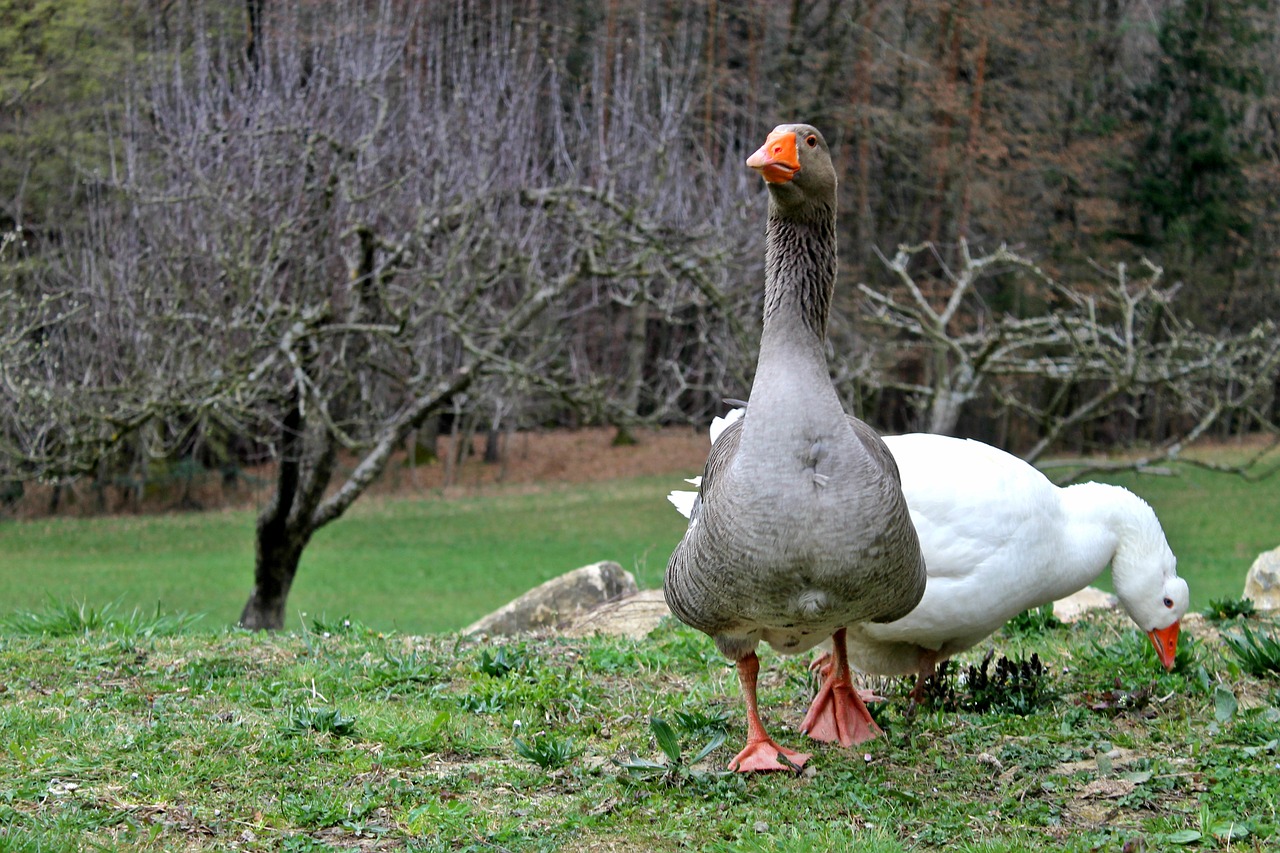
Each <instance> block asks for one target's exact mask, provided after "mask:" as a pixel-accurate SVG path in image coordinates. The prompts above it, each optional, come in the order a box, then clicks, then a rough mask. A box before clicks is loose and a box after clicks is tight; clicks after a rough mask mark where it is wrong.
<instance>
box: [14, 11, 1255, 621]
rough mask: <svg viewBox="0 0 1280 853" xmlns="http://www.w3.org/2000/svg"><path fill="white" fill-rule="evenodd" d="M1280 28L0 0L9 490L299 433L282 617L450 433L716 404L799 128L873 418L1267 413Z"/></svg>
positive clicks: (1088, 418)
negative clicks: (824, 187)
mask: <svg viewBox="0 0 1280 853" xmlns="http://www.w3.org/2000/svg"><path fill="white" fill-rule="evenodd" d="M1278 40H1280V19H1278V18H1277V15H1276V9H1275V4H1274V3H1272V2H1265V0H1221V2H1207V0H1185V2H1160V0H1155V2H1136V0H1135V2H1126V0H1044V2H1029V3H1028V2H1016V3H1015V2H996V0H951V2H935V0H913V2H906V3H884V2H877V0H791V2H788V3H766V2H742V3H724V2H717V0H665V1H664V2H647V3H644V2H628V0H608V2H602V3H601V2H582V0H529V1H528V2H481V0H459V2H455V3H410V2H405V0H380V2H378V0H367V1H366V2H357V0H337V2H325V3H321V2H307V0H292V2H277V0H244V2H204V3H186V2H172V0H165V2H161V0H149V2H128V3H120V2H106V0H68V2H40V0H0V235H3V236H0V241H2V244H0V372H2V375H0V394H2V395H3V398H2V402H3V406H0V481H3V483H4V489H3V498H4V500H5V501H6V503H7V504H10V505H13V506H24V507H27V508H28V509H29V508H30V507H31V506H33V505H38V506H39V507H40V511H42V512H59V511H65V509H66V504H65V503H64V501H63V499H64V497H65V496H66V495H68V494H73V493H74V488H75V487H77V486H78V485H80V484H87V487H88V492H89V494H90V495H91V496H93V497H92V498H91V499H90V500H88V501H85V500H78V503H77V504H76V506H77V508H78V509H80V510H83V509H84V508H85V507H90V508H95V507H96V508H97V509H99V510H107V509H115V508H119V507H121V506H130V505H132V506H140V505H141V504H142V502H143V500H144V497H145V495H146V494H147V492H148V490H149V489H154V488H158V487H169V488H174V489H177V490H178V491H179V492H180V493H181V494H182V495H184V496H189V495H190V494H191V493H190V492H189V491H188V490H189V489H190V488H191V484H193V483H197V482H203V481H207V480H209V479H212V480H213V481H215V482H219V483H221V484H222V486H223V487H224V489H225V490H227V491H234V489H235V487H236V484H237V482H238V481H239V478H240V477H241V475H242V473H243V472H244V471H246V470H248V469H255V470H259V469H261V467H262V466H264V465H267V466H270V470H271V471H272V473H271V476H272V477H273V478H274V485H273V494H272V497H271V499H270V500H269V501H268V502H267V504H266V505H265V506H263V507H262V509H261V514H260V516H259V520H258V525H257V533H256V549H255V553H256V558H255V559H256V564H257V569H256V575H255V577H256V584H255V589H254V593H253V595H252V596H251V598H250V600H249V602H248V604H247V605H246V608H245V612H244V615H243V616H242V623H243V624H246V625H248V626H250V627H278V625H279V624H280V620H281V619H282V618H283V617H282V614H283V608H284V601H285V598H286V597H287V594H288V590H289V585H290V583H291V582H292V578H293V575H294V573H295V572H296V569H297V563H298V559H299V557H300V556H301V553H302V551H303V549H304V548H305V547H306V544H307V543H308V541H310V538H311V536H312V534H313V533H314V532H315V531H316V530H318V529H319V528H321V527H323V526H324V525H325V524H327V523H329V522H330V521H332V520H334V519H336V518H338V517H340V516H341V515H342V514H343V512H345V510H346V509H347V508H348V507H349V506H350V505H351V503H352V502H353V501H354V500H356V499H357V498H358V497H359V496H360V494H362V493H363V492H364V491H365V489H367V488H368V486H369V485H370V484H371V483H372V482H374V481H375V480H377V479H378V478H379V477H380V476H381V475H382V473H383V472H384V471H385V469H386V466H387V464H388V461H389V460H390V459H392V458H393V456H395V455H396V454H398V453H401V452H404V451H406V450H408V451H409V452H410V453H411V455H412V456H414V457H422V458H430V457H432V456H433V455H434V454H435V453H436V450H437V443H436V442H437V436H438V435H439V434H440V433H441V431H447V432H452V433H454V434H456V435H458V436H460V437H461V438H463V439H464V440H463V441H456V442H451V443H450V444H449V446H450V447H453V448H464V447H467V446H469V444H470V442H469V441H467V440H465V439H467V438H469V437H470V436H471V435H472V434H475V433H482V434H485V435H487V437H488V441H487V446H486V449H485V452H486V454H487V455H488V456H489V457H490V458H496V457H497V456H498V455H500V451H501V446H502V438H503V436H504V435H508V434H510V432H512V431H514V430H517V429H534V428H547V427H559V426H579V425H584V424H607V425H611V426H613V427H615V428H616V429H617V433H618V440H619V441H620V442H625V441H627V440H630V439H631V438H632V437H633V434H634V430H635V428H636V427H637V426H640V425H648V424H672V423H689V422H692V423H705V422H706V421H707V420H708V419H709V418H710V417H711V416H712V415H714V414H719V413H721V412H722V411H723V403H722V400H723V399H724V398H726V397H731V398H732V397H744V396H746V395H747V393H748V389H749V387H750V375H751V371H752V367H753V365H754V359H755V347H756V343H757V341H758V338H759V319H760V316H761V312H762V306H761V300H762V295H763V294H762V288H761V280H762V266H763V256H762V254H763V253H762V248H761V247H762V233H763V227H764V223H763V217H764V212H765V204H764V200H763V190H762V188H761V186H760V183H759V180H758V178H756V176H755V175H753V174H750V173H749V170H747V169H745V168H744V166H743V160H744V159H745V158H746V156H747V155H748V154H749V153H750V152H751V150H753V149H754V148H755V147H756V146H758V145H759V144H760V142H761V140H763V138H764V136H765V134H766V133H767V132H768V130H769V129H770V128H772V127H773V126H774V125H775V124H777V123H780V122H784V121H793V120H803V121H807V122H811V123H813V124H815V125H816V126H818V127H819V128H820V129H821V130H822V131H823V133H824V134H825V136H826V138H827V140H828V142H829V143H830V145H831V147H832V149H833V152H834V154H835V158H836V162H837V168H838V169H839V171H840V182H841V183H840V210H839V227H840V239H841V247H842V266H841V273H840V276H841V278H840V282H839V285H838V290H837V302H836V306H835V312H834V317H833V323H832V328H831V331H830V335H829V343H830V346H829V351H830V356H831V363H832V371H833V378H834V379H835V381H836V384H837V388H838V389H839V391H840V393H841V395H842V397H843V398H844V399H845V401H846V405H847V406H848V407H849V409H850V410H851V411H854V412H856V413H857V414H859V415H860V416H861V417H863V418H864V419H866V420H868V421H869V422H870V423H872V424H873V425H874V426H876V427H877V428H879V429H881V430H883V431H907V430H929V431H935V432H947V433H953V434H959V435H966V436H971V437H975V438H979V439H983V440H986V441H990V442H992V443H995V444H998V445H1000V446H1004V447H1008V448H1010V449H1013V450H1014V451H1016V452H1019V453H1022V454H1023V455H1024V456H1026V457H1027V458H1029V459H1033V460H1038V459H1042V457H1044V456H1045V454H1047V453H1060V452H1071V453H1085V452H1092V451H1097V450H1105V451H1115V450H1130V449H1132V448H1134V447H1142V448H1146V449H1147V450H1148V451H1149V450H1150V449H1151V448H1155V449H1156V455H1159V454H1166V455H1167V454H1172V453H1176V452H1177V450H1178V449H1179V448H1180V447H1182V446H1183V445H1184V444H1185V443H1186V442H1187V441H1190V440H1193V439H1195V438H1198V437H1201V436H1205V435H1211V436H1217V437H1224V438H1225V437H1229V436H1237V435H1242V434H1253V433H1257V432H1262V433H1269V434H1271V435H1274V434H1275V432H1276V424H1277V414H1278V408H1277V406H1278V402H1277V400H1278V398H1277V390H1278V388H1280V336H1278V335H1277V334H1276V328H1275V315H1276V313H1277V312H1276V309H1275V306H1276V305H1277V304H1278V300H1280V283H1278V281H1277V277H1276V274H1275V256H1276V246H1277V231H1278V230H1280V202H1278V201H1277V199H1280V192H1278V191H1277V190H1280V186H1278V184H1280V170H1278V169H1277V167H1278V166H1280V100H1278V98H1277V92H1278V91H1280V87H1278V86H1277V81H1278V80H1280V59H1278V58H1277V57H1280V51H1278V50H1277V42H1278ZM1130 458H1132V457H1130ZM1141 458H1150V457H1149V456H1148V457H1141ZM1126 464H1128V463H1126Z"/></svg>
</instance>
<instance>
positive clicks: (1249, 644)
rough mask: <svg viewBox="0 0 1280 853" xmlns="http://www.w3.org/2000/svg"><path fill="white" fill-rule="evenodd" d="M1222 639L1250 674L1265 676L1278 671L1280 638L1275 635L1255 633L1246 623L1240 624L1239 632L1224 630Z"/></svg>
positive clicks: (1279, 670) (1279, 669)
mask: <svg viewBox="0 0 1280 853" xmlns="http://www.w3.org/2000/svg"><path fill="white" fill-rule="evenodd" d="M1222 641H1223V642H1224V643H1226V644H1227V648H1229V649H1231V651H1232V652H1233V653H1234V654H1235V656H1236V659H1237V660H1239V661H1240V666H1241V668H1243V669H1244V671H1245V672H1247V673H1249V674H1250V675H1253V676H1256V677H1258V678H1265V677H1267V676H1268V675H1272V674H1276V673H1280V638H1277V637H1276V636H1275V635H1273V634H1264V633H1262V632H1261V631H1259V632H1258V633H1257V634H1255V633H1254V632H1253V631H1251V630H1249V626H1248V625H1241V626H1240V633H1239V634H1232V633H1227V632H1224V633H1223V634H1222Z"/></svg>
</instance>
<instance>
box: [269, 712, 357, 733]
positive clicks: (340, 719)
mask: <svg viewBox="0 0 1280 853" xmlns="http://www.w3.org/2000/svg"><path fill="white" fill-rule="evenodd" d="M311 732H314V733H316V734H331V735H334V736H335V737H355V736H356V718H355V717H352V716H349V715H347V714H344V713H342V712H341V711H339V710H338V709H337V708H311V707H307V706H303V707H298V708H294V709H293V712H292V713H291V714H290V715H289V722H288V724H287V725H286V726H285V733H286V734H288V735H295V736H296V735H304V734H308V733H311Z"/></svg>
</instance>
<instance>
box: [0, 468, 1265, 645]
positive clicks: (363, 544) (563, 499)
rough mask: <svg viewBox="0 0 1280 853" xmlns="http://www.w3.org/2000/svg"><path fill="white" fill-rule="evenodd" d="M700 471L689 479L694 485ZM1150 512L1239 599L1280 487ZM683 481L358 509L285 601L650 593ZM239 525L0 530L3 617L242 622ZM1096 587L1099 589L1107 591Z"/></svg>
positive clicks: (1224, 591)
mask: <svg viewBox="0 0 1280 853" xmlns="http://www.w3.org/2000/svg"><path fill="white" fill-rule="evenodd" d="M690 473H694V472H690ZM1109 479H1110V481H1111V482H1115V483H1118V484H1120V485H1124V486H1127V487H1129V488H1131V489H1133V490H1134V491H1135V492H1137V493H1138V494H1140V495H1142V496H1143V497H1145V498H1146V499H1147V500H1148V501H1149V502H1150V503H1151V504H1152V506H1153V507H1154V508H1155V510H1156V513H1157V514H1158V515H1159V517H1160V520H1161V522H1162V523H1163V524H1164V527H1165V530H1166V531H1167V533H1168V537H1169V542H1170V544H1171V545H1172V547H1173V550H1174V553H1175V554H1177V555H1178V569H1179V572H1180V573H1181V574H1182V575H1183V576H1184V577H1186V578H1187V580H1188V582H1189V583H1190V585H1191V597H1192V607H1193V608H1202V607H1204V606H1206V605H1207V604H1208V602H1209V601H1210V600H1211V599H1214V598H1223V597H1231V598H1235V597H1239V595H1240V593H1241V590H1242V588H1243V583H1244V575H1245V572H1246V571H1247V570H1248V568H1249V565H1250V563H1251V562H1252V560H1253V559H1254V557H1255V556H1256V555H1257V554H1258V553H1259V552H1260V551H1263V550H1267V549H1269V548H1274V547H1275V546H1276V545H1278V544H1280V523H1277V520H1278V519H1280V476H1276V477H1271V478H1269V479H1267V480H1263V481H1261V482H1258V483H1248V482H1245V481H1244V480H1242V479H1239V478H1237V477H1232V476H1227V475H1222V474H1214V473H1210V472H1206V471H1203V470H1201V469H1196V468H1189V467H1183V468H1180V469H1179V476H1176V477H1154V476H1136V475H1132V474H1125V475H1116V476H1113V477H1110V478H1109ZM679 485H680V481H679V478H677V477H670V478H642V479H633V480H620V481H615V482H610V483H601V484H595V485H590V486H582V487H567V486H565V487H555V488H548V489H546V490H544V491H540V492H538V493H535V494H496V495H492V496H487V497H473V498H464V499H457V500H439V499H431V500H416V499H415V500H409V499H399V500H390V499H379V500H376V501H367V502H364V503H359V504H357V505H356V507H355V508H354V509H353V510H352V512H351V513H350V514H349V515H348V516H347V517H345V518H343V519H341V520H340V521H338V522H336V523H335V524H332V525H330V526H329V527H328V528H326V529H324V530H322V531H320V533H319V534H318V535H317V536H316V538H315V541H314V542H313V543H312V545H311V546H310V547H309V548H308V549H307V552H306V554H305V556H304V558H303V563H302V568H301V570H300V572H299V575H298V580H297V583H296V584H295V587H294V591H293V594H292V596H291V599H290V623H289V627H290V628H294V629H296V628H297V626H298V625H299V621H298V619H299V614H300V613H305V614H308V616H326V617H328V618H338V617H342V616H351V617H353V618H355V619H358V620H359V621H360V622H362V623H364V624H366V625H369V626H371V627H374V628H377V629H380V630H381V629H387V630H397V631H401V632H406V633H422V632H433V631H447V630H454V629H457V628H460V627H462V626H464V625H466V624H468V623H469V622H470V621H472V620H473V619H475V618H477V617H479V616H481V615H483V614H484V613H486V612H488V611H489V610H491V609H493V608H495V607H497V606H499V605H501V604H503V603H504V602H506V601H508V600H510V599H511V598H513V597H515V596H516V595H518V594H520V593H521V592H523V591H524V590H526V589H528V588H529V587H531V586H534V585H535V584H537V583H540V582H542V581H544V580H546V579H548V578H550V577H553V576H555V575H557V574H559V573H561V572H564V571H567V570H569V569H572V568H576V567H577V566H581V565H584V564H586V563H591V562H595V561H597V560H604V559H608V560H616V561H617V562H619V563H621V564H622V565H623V566H624V567H625V568H627V569H630V570H631V571H633V572H635V573H636V575H637V579H638V580H639V582H640V585H641V586H643V587H656V586H658V585H659V584H660V583H661V581H662V571H663V569H664V568H665V566H666V560H667V556H668V554H670V552H671V549H672V547H673V546H674V545H675V543H676V541H677V540H678V539H679V537H680V535H681V532H682V530H683V527H684V520H683V519H682V518H680V517H679V516H678V515H677V514H676V513H675V512H674V511H673V510H672V509H671V507H670V505H669V504H668V503H667V501H666V499H665V495H666V493H667V491H668V490H670V489H671V488H674V487H678V486H679ZM252 535H253V515H252V514H251V513H248V512H214V513H205V514H188V515H166V516H148V517H118V518H104V519H89V520H77V519H52V520H41V521H32V522H12V521H10V522H4V523H0V613H5V612H9V611H11V610H14V609H30V608H36V607H40V606H42V605H43V604H44V603H45V602H46V601H48V600H49V598H53V599H55V600H57V601H62V602H66V601H87V602H90V603H92V604H98V605H101V604H104V603H107V602H111V601H115V600H117V599H118V600H119V601H120V604H121V606H123V607H125V608H133V607H142V608H144V609H148V610H150V609H151V608H153V607H154V606H155V605H156V604H157V603H159V604H160V605H161V606H162V607H163V608H164V609H165V610H168V611H175V610H180V611H181V610H185V611H189V612H198V613H205V614H207V616H206V624H208V625H209V626H210V627H219V626H224V625H228V624H231V623H233V622H234V621H235V619H236V618H237V617H238V615H239V612H240V608H241V606H242V605H243V603H244V600H245V597H246V596H247V595H248V592H249V587H250V583H251V579H252V570H253V569H252V567H253V539H252ZM1108 583H1109V579H1108V578H1107V577H1106V576H1105V575H1104V577H1103V579H1102V582H1101V585H1103V586H1107V585H1108Z"/></svg>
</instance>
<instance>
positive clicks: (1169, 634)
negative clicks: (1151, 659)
mask: <svg viewBox="0 0 1280 853" xmlns="http://www.w3.org/2000/svg"><path fill="white" fill-rule="evenodd" d="M1181 630H1182V622H1181V621H1178V622H1174V623H1173V624H1172V625H1170V626H1169V627H1168V628H1156V629H1155V630H1154V631H1148V632H1147V636H1148V637H1150V638H1151V645H1153V646H1155V647H1156V657H1158V658H1160V663H1161V664H1163V665H1164V668H1165V669H1167V670H1171V669H1173V658H1174V656H1175V655H1176V654H1177V653H1178V632H1179V631H1181Z"/></svg>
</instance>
